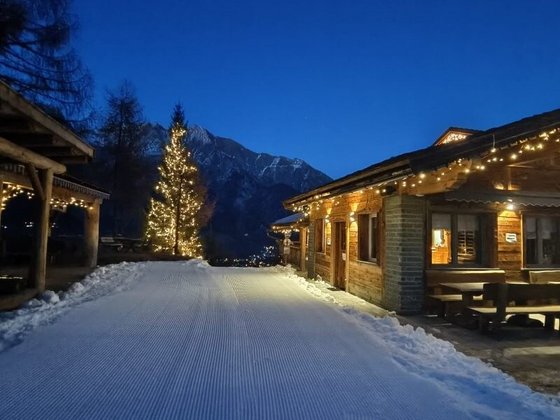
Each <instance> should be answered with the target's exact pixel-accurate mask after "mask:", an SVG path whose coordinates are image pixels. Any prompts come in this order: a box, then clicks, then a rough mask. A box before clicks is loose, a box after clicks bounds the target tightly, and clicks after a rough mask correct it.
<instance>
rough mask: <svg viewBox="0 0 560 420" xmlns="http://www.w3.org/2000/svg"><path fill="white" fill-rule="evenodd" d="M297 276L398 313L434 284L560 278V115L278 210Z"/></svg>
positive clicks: (458, 132)
mask: <svg viewBox="0 0 560 420" xmlns="http://www.w3.org/2000/svg"><path fill="white" fill-rule="evenodd" d="M284 206H285V208H287V209H290V210H292V211H295V212H303V213H304V214H305V221H304V222H305V223H306V224H307V226H305V224H304V223H303V221H302V222H300V225H299V226H297V227H294V228H297V229H299V230H301V231H302V232H303V235H306V236H307V237H308V239H307V242H308V247H307V250H305V253H306V258H301V259H300V268H301V269H305V270H306V271H307V274H308V276H309V277H310V278H314V277H317V276H320V277H321V278H322V279H323V280H326V281H329V282H330V283H331V284H333V285H334V286H336V287H339V288H341V289H344V290H346V291H348V292H350V293H352V294H355V295H357V296H360V297H362V298H364V299H366V300H369V301H371V302H373V303H376V304H379V305H381V306H383V307H384V308H386V309H389V310H394V311H397V312H399V313H418V312H420V311H422V309H423V307H424V305H425V302H426V296H427V294H429V293H431V292H432V290H433V289H434V288H437V287H438V284H439V283H440V282H444V281H445V282H453V281H464V282H468V281H498V282H503V281H505V280H506V279H507V280H521V281H531V282H535V281H545V280H546V279H548V280H550V279H554V280H558V281H560V110H555V111H551V112H547V113H544V114H540V115H536V116H533V117H529V118H525V119H523V120H520V121H517V122H514V123H511V124H507V125H504V126H501V127H497V128H493V129H490V130H486V131H477V130H470V129H463V128H453V127H452V128H449V129H448V130H446V131H445V132H444V133H443V134H442V135H441V136H440V137H439V138H438V139H437V140H436V141H435V142H434V143H433V144H432V145H431V146H429V147H427V148H425V149H421V150H417V151H414V152H411V153H406V154H403V155H400V156H396V157H394V158H391V159H388V160H385V161H383V162H380V163H377V164H374V165H372V166H370V167H367V168H365V169H363V170H360V171H357V172H355V173H352V174H350V175H348V176H345V177H343V178H340V179H337V180H334V181H332V182H331V183H329V184H326V185H323V186H321V187H319V188H316V189H314V190H312V191H308V192H306V193H303V194H300V195H298V196H296V197H293V198H290V199H288V200H286V201H285V202H284Z"/></svg>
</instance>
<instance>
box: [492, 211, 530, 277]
mask: <svg viewBox="0 0 560 420" xmlns="http://www.w3.org/2000/svg"><path fill="white" fill-rule="evenodd" d="M497 227H498V238H497V239H498V243H497V247H498V267H499V268H501V269H502V270H504V271H505V272H506V280H515V281H519V280H525V279H524V278H523V277H522V273H521V268H522V267H523V235H522V227H521V215H520V214H519V212H516V211H511V210H503V211H501V212H499V213H498V223H497ZM507 233H514V234H516V235H517V242H516V243H508V242H507V241H506V234H507Z"/></svg>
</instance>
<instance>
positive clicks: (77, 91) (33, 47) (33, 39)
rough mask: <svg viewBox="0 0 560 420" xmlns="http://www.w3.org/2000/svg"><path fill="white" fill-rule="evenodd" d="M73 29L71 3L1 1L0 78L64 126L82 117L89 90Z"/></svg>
mask: <svg viewBox="0 0 560 420" xmlns="http://www.w3.org/2000/svg"><path fill="white" fill-rule="evenodd" d="M76 29H77V22H76V19H75V17H74V16H73V15H72V13H71V1H70V0H41V1H37V0H0V79H1V80H3V81H5V82H6V83H8V84H9V85H11V86H12V87H13V88H14V89H16V90H18V91H19V92H20V93H22V94H23V95H24V96H26V97H27V98H28V99H30V100H32V101H33V102H36V103H39V104H40V105H41V106H43V107H46V108H47V109H46V110H47V112H49V113H51V112H54V113H56V114H58V113H59V111H62V113H63V115H64V117H65V118H64V119H65V121H66V122H71V121H70V120H71V119H75V118H80V119H81V118H82V117H85V115H84V111H85V112H87V111H88V109H89V101H90V99H91V95H92V90H93V82H92V78H91V75H90V74H89V72H88V71H87V69H86V68H85V67H84V65H83V64H82V62H81V60H80V58H79V57H78V55H77V54H76V52H75V51H74V49H73V48H72V45H71V41H72V40H73V37H74V33H75V32H76ZM55 117H58V115H55Z"/></svg>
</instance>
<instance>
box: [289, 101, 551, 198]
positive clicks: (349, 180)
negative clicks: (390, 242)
mask: <svg viewBox="0 0 560 420" xmlns="http://www.w3.org/2000/svg"><path fill="white" fill-rule="evenodd" d="M449 130H452V129H449ZM449 130H448V131H449ZM463 130H464V131H466V129H463ZM468 131H472V134H471V135H470V136H468V140H465V141H452V142H448V143H445V144H437V142H436V144H435V145H432V146H430V147H427V148H425V149H420V150H417V151H414V152H410V153H405V154H403V155H400V156H396V157H394V158H390V159H387V160H385V161H382V162H380V163H377V164H375V165H372V166H370V167H368V168H365V169H363V170H361V171H357V172H354V173H353V174H350V175H348V176H346V177H343V178H340V179H338V180H334V181H332V182H330V183H328V184H326V185H323V186H321V187H318V188H315V189H313V190H311V191H308V192H305V193H303V194H300V195H297V196H295V197H292V198H290V199H288V200H285V201H284V206H285V207H286V208H294V207H296V206H304V205H306V204H309V203H311V202H313V201H317V200H321V199H326V198H330V197H334V196H337V195H340V194H344V193H347V192H353V191H358V190H360V189H364V188H368V187H372V186H382V185H386V184H389V183H394V184H397V182H398V181H400V180H403V181H404V182H403V183H402V184H405V185H407V183H406V182H405V181H406V179H408V178H412V179H414V177H417V176H420V177H422V176H425V173H426V172H430V171H437V170H438V169H440V168H446V167H448V166H449V165H453V164H456V163H457V162H459V166H461V165H462V164H461V163H460V162H461V161H481V160H482V159H487V158H489V155H491V154H492V153H498V154H499V153H502V154H503V153H504V152H506V151H507V150H510V149H511V148H516V147H518V146H520V145H521V144H523V143H525V142H527V141H529V140H531V141H535V140H538V139H540V138H544V139H546V140H548V139H549V137H550V136H552V135H553V136H555V137H556V138H557V140H556V141H560V137H559V136H560V109H557V110H554V111H550V112H547V113H544V114H540V115H536V116H533V117H528V118H524V119H522V120H519V121H516V122H513V123H510V124H506V125H504V126H501V127H497V128H492V129H489V130H486V131H484V132H475V131H474V130H468ZM513 150H515V149H513ZM455 166H457V165H455ZM469 166H470V165H465V166H464V168H465V170H466V171H467V173H468V170H470V169H468V168H469ZM473 169H474V170H479V169H480V170H484V165H477V166H475V167H474V168H473ZM459 170H460V168H459Z"/></svg>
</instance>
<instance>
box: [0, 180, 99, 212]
mask: <svg viewBox="0 0 560 420" xmlns="http://www.w3.org/2000/svg"><path fill="white" fill-rule="evenodd" d="M19 196H25V197H26V198H27V199H29V200H30V199H32V198H33V197H34V196H35V193H34V192H33V191H31V190H29V189H27V188H24V187H22V186H21V185H18V184H13V183H9V182H5V183H3V184H2V201H1V209H2V210H5V209H6V206H7V205H8V202H9V201H10V200H12V199H14V198H16V197H19ZM50 204H51V209H53V210H60V211H66V209H67V208H68V206H73V207H79V208H82V209H87V210H92V209H93V205H92V203H89V202H87V201H85V200H82V199H79V198H75V197H70V198H68V199H66V198H57V197H53V198H51V201H50Z"/></svg>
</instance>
